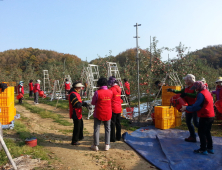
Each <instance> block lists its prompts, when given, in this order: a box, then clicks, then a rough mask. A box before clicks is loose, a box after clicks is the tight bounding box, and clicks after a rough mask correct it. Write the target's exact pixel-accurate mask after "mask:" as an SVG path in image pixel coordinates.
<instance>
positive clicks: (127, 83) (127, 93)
mask: <svg viewBox="0 0 222 170" xmlns="http://www.w3.org/2000/svg"><path fill="white" fill-rule="evenodd" d="M124 85H125V87H126V90H125V93H126V95H130V84H129V82H128V81H127V82H125V84H124Z"/></svg>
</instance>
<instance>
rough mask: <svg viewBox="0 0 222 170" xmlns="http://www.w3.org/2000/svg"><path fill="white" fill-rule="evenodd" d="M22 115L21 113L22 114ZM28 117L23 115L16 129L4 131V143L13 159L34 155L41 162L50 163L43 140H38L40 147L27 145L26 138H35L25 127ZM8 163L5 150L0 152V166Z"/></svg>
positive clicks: (16, 124)
mask: <svg viewBox="0 0 222 170" xmlns="http://www.w3.org/2000/svg"><path fill="white" fill-rule="evenodd" d="M20 114H21V113H20ZM26 119H27V118H26V117H24V116H23V115H21V119H19V120H16V121H15V127H14V129H13V130H11V129H10V130H4V131H3V133H4V134H3V136H6V137H4V141H5V143H6V145H7V147H8V148H9V151H10V153H11V155H12V157H13V158H14V157H19V156H22V155H32V158H40V159H41V160H47V161H50V158H49V156H48V152H47V151H46V150H45V149H44V148H43V147H42V146H41V141H42V140H41V139H38V146H36V147H29V146H27V145H25V142H24V140H25V139H26V138H30V137H33V136H32V134H31V133H30V132H29V130H28V128H27V127H26V125H25V123H24V122H25V121H26ZM7 162H8V157H7V156H6V154H5V152H4V150H3V149H2V150H1V151H0V166H2V165H4V164H6V163H7Z"/></svg>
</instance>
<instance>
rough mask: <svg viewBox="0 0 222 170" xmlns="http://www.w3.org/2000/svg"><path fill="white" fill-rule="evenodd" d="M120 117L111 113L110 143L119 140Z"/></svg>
mask: <svg viewBox="0 0 222 170" xmlns="http://www.w3.org/2000/svg"><path fill="white" fill-rule="evenodd" d="M120 115H121V114H116V113H112V119H111V133H110V142H115V141H116V140H120V139H121V124H120ZM115 130H116V133H115Z"/></svg>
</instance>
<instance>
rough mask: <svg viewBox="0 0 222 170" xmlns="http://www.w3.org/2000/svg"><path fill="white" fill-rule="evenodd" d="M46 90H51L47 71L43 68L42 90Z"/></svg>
mask: <svg viewBox="0 0 222 170" xmlns="http://www.w3.org/2000/svg"><path fill="white" fill-rule="evenodd" d="M46 90H47V92H50V91H51V86H50V81H49V72H48V70H43V91H44V92H46Z"/></svg>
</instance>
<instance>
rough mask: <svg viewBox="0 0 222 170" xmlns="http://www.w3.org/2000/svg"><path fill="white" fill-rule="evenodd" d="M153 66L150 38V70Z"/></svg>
mask: <svg viewBox="0 0 222 170" xmlns="http://www.w3.org/2000/svg"><path fill="white" fill-rule="evenodd" d="M151 66H152V50H151V36H150V68H151Z"/></svg>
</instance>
